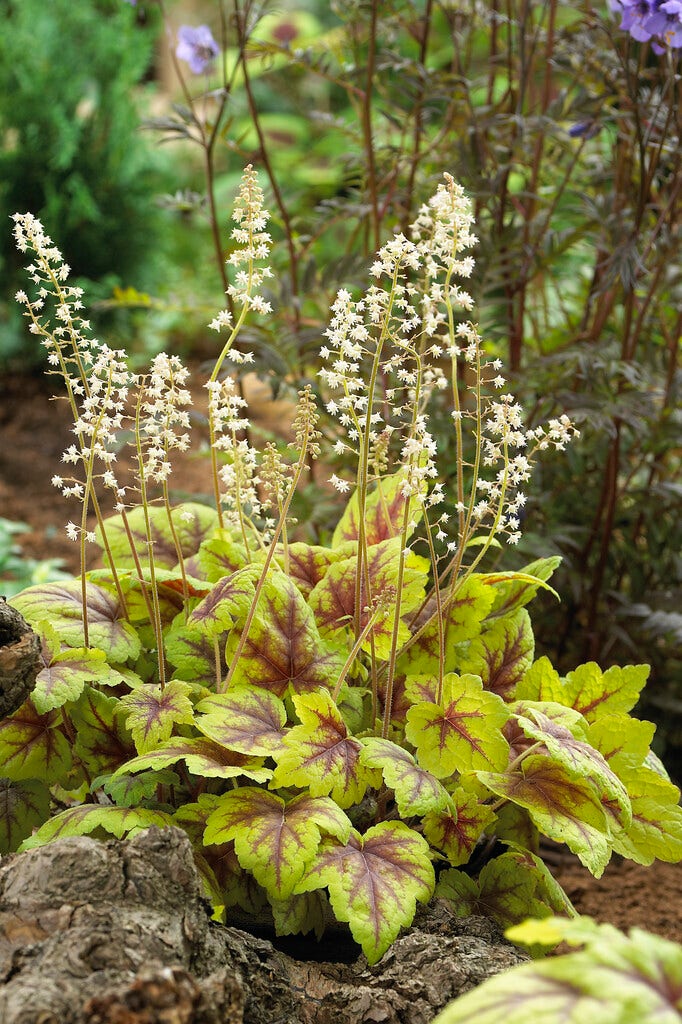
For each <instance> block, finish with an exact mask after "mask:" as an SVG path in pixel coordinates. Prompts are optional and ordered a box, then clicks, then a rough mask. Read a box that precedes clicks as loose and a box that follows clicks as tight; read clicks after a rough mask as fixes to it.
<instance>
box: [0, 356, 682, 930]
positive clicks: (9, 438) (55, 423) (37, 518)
mask: <svg viewBox="0 0 682 1024" xmlns="http://www.w3.org/2000/svg"><path fill="white" fill-rule="evenodd" d="M50 394H51V391H50V382H49V380H46V379H45V378H43V377H18V376H9V377H6V378H5V379H0V517H3V518H6V519H10V520H15V521H20V522H24V523H26V524H28V525H29V527H30V533H27V534H22V535H21V543H22V547H23V550H24V552H25V553H26V554H27V555H30V556H32V557H34V558H55V557H57V558H61V559H63V560H64V566H65V568H66V569H68V570H70V571H77V551H76V545H74V544H73V543H72V542H71V541H69V540H68V539H67V538H66V535H65V533H64V524H65V523H66V521H67V520H68V519H69V518H74V510H75V506H73V505H72V506H69V505H68V504H67V503H66V502H65V501H64V499H63V498H62V497H61V495H60V494H59V492H58V491H57V490H56V489H55V488H54V487H53V486H52V484H51V482H50V481H51V478H52V476H53V475H54V474H55V473H59V468H60V460H61V455H62V452H63V451H64V449H65V448H66V447H67V446H68V444H70V443H71V436H70V426H71V424H70V419H69V413H68V408H67V406H66V403H65V402H60V401H51V400H50ZM197 394H198V395H199V394H200V391H198V392H197ZM249 398H250V402H251V406H250V410H249V412H250V416H251V418H252V421H253V422H255V423H256V424H257V425H259V426H260V428H261V429H262V430H263V431H265V432H267V431H268V430H273V431H274V432H281V430H282V428H284V429H286V425H287V424H288V423H289V422H290V408H289V407H286V406H285V405H284V403H272V402H269V401H268V391H267V388H265V387H264V386H263V385H258V384H257V383H256V384H252V385H251V390H250V394H249ZM199 420H200V417H199ZM199 427H200V422H199ZM200 429H201V427H200ZM121 458H122V459H124V458H125V454H124V453H122V456H121ZM172 482H173V483H174V486H175V488H176V490H175V494H176V497H177V498H187V497H190V496H199V495H202V494H203V495H207V494H209V493H210V478H209V473H208V464H207V460H206V459H205V458H202V457H196V456H193V457H187V458H185V459H184V460H183V462H182V464H181V465H178V466H177V467H176V469H175V471H174V474H173V477H172ZM1 590H2V584H1V581H0V592H1ZM553 870H554V871H555V873H556V875H557V877H558V879H559V881H560V882H561V884H562V885H563V886H564V888H565V889H566V891H567V892H568V894H569V896H570V897H571V899H572V901H573V903H574V905H575V906H576V909H578V910H579V911H580V912H581V913H585V914H590V915H592V916H594V917H596V918H597V919H598V920H600V921H608V922H610V923H612V924H614V925H617V926H618V927H621V928H629V927H632V926H638V927H644V928H647V929H648V930H649V931H653V932H656V933H658V934H660V935H664V936H666V937H668V938H670V939H674V940H676V941H678V942H682V866H680V865H670V864H655V865H653V866H652V867H650V868H645V867H641V866H639V865H636V864H631V863H629V862H622V863H614V864H612V865H610V866H609V868H608V869H607V871H606V872H605V874H604V876H603V877H602V878H601V879H593V878H592V877H591V876H590V875H589V874H588V872H587V871H586V870H585V869H584V868H582V867H581V866H580V865H579V864H577V862H573V861H572V860H563V861H562V862H561V863H559V864H558V865H557V866H555V867H553Z"/></svg>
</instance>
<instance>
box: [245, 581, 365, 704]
mask: <svg viewBox="0 0 682 1024" xmlns="http://www.w3.org/2000/svg"><path fill="white" fill-rule="evenodd" d="M238 643H239V637H238V635H237V633H236V632H233V633H232V634H231V635H230V640H229V642H228V645H227V650H226V658H227V661H228V662H229V661H230V660H231V659H232V657H233V654H234V651H235V650H236V647H237V644H238ZM344 664H345V656H344V654H343V652H342V651H340V650H339V649H338V647H335V646H333V645H331V644H328V643H326V642H325V641H324V640H323V639H322V637H321V636H320V634H319V631H318V628H317V624H316V622H315V617H314V615H313V613H312V611H311V609H310V608H309V607H308V605H307V604H306V602H305V599H304V597H303V595H302V594H301V592H300V591H299V589H298V587H297V586H296V584H295V583H294V582H293V580H290V579H289V578H288V577H287V576H285V575H284V573H280V572H277V573H273V575H272V577H271V579H270V580H268V582H267V583H266V584H265V586H264V587H263V591H262V593H261V597H260V600H259V602H258V611H257V614H256V617H255V619H254V621H253V623H252V625H251V629H250V630H249V635H248V638H247V640H246V643H245V645H244V648H243V652H242V654H241V657H240V658H239V662H238V664H237V667H236V669H235V672H234V675H233V678H232V683H233V685H235V686H239V685H249V684H252V685H253V684H255V685H256V686H260V687H263V688H265V689H267V690H270V691H272V693H274V694H275V695H276V696H277V697H282V696H284V694H285V693H286V692H287V690H288V689H289V688H291V689H292V690H293V691H294V692H295V693H303V692H305V691H307V690H317V689H319V688H320V687H332V686H333V685H334V684H335V683H336V681H337V679H338V677H339V673H340V672H341V669H342V668H343V666H344Z"/></svg>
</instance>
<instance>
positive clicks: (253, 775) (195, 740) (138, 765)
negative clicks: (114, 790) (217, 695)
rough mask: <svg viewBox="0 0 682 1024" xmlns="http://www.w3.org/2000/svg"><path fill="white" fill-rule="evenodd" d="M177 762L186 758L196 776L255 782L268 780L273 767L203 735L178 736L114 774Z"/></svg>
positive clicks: (128, 772) (129, 762)
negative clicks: (251, 780) (242, 777)
mask: <svg viewBox="0 0 682 1024" xmlns="http://www.w3.org/2000/svg"><path fill="white" fill-rule="evenodd" d="M178 761H184V762H185V764H186V765H187V770H188V771H189V772H191V773H192V774H193V775H199V776H205V777H206V778H210V779H234V778H239V777H240V776H244V777H245V778H247V779H253V781H254V782H267V781H268V779H269V778H270V777H271V775H272V769H270V768H263V767H262V766H261V764H260V763H259V762H258V761H257V760H253V759H250V758H248V757H245V756H244V755H243V754H237V753H234V752H233V751H232V750H227V749H226V748H225V747H222V746H221V745H220V744H219V743H214V742H213V740H207V739H204V738H203V737H187V738H185V737H182V736H178V737H175V738H173V739H171V740H167V741H166V742H165V743H161V744H160V745H159V746H157V747H156V748H155V749H154V750H150V751H149V752H148V753H146V754H140V755H139V756H138V757H133V758H131V759H130V760H129V761H127V762H126V763H125V764H122V765H121V767H120V768H119V769H118V771H116V772H115V773H114V775H113V776H112V777H113V778H114V779H118V778H120V777H121V776H123V775H129V774H132V773H133V772H142V771H146V770H147V769H151V770H152V771H155V772H156V771H162V770H163V769H165V768H168V767H169V766H170V765H172V764H177V762H178Z"/></svg>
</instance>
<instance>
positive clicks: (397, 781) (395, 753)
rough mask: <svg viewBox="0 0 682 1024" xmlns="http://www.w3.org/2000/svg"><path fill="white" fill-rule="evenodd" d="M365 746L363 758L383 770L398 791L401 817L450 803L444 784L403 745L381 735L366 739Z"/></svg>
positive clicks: (386, 778) (397, 797) (382, 772)
mask: <svg viewBox="0 0 682 1024" xmlns="http://www.w3.org/2000/svg"><path fill="white" fill-rule="evenodd" d="M362 745H363V748H364V749H363V751H362V754H361V755H360V760H361V761H362V763H363V764H366V765H369V767H370V768H378V769H379V770H380V771H381V774H382V775H383V779H384V782H385V784H386V786H387V787H388V788H389V789H392V790H393V792H394V794H395V802H396V804H397V805H398V810H399V811H400V816H401V817H402V818H409V817H411V816H412V815H413V814H419V815H424V814H427V813H428V812H429V811H438V810H440V809H441V808H444V807H445V806H446V805H447V804H448V803H449V801H450V797H449V794H448V791H447V790H446V789H445V788H444V786H443V785H442V784H441V783H440V782H439V781H438V779H436V778H434V776H433V775H432V774H431V773H430V772H428V771H426V769H425V768H421V767H420V766H419V765H418V764H417V762H416V761H415V759H414V758H413V757H412V754H410V752H409V751H408V750H405V748H404V747H400V746H398V744H397V743H393V742H392V741H391V740H385V739H381V738H380V737H379V736H369V737H367V738H366V739H363V741H362ZM375 788H376V787H375Z"/></svg>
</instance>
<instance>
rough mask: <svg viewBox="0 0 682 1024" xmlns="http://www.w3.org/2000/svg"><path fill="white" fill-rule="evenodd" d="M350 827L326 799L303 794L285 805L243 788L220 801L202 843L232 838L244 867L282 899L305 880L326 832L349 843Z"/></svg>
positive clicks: (279, 800)
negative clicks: (304, 876)
mask: <svg viewBox="0 0 682 1024" xmlns="http://www.w3.org/2000/svg"><path fill="white" fill-rule="evenodd" d="M350 828H351V825H350V821H349V820H348V818H347V817H346V815H345V814H344V812H343V811H342V810H341V808H340V807H338V806H337V805H336V804H335V803H334V801H333V800H330V799H329V798H328V797H310V796H307V795H306V794H303V795H301V796H298V797H295V798H294V799H293V800H290V801H289V803H285V801H284V800H282V799H281V797H278V796H276V795H275V794H274V793H268V792H266V791H265V790H264V789H256V788H254V787H253V786H245V787H242V788H239V789H233V790H231V791H230V792H229V793H225V794H223V796H221V797H220V802H219V804H218V806H217V807H216V809H215V810H214V811H213V812H212V813H211V814H210V815H209V818H208V821H207V823H206V831H205V832H204V843H205V844H206V845H210V844H211V843H224V842H227V841H228V840H230V839H233V840H234V845H235V850H236V851H237V856H238V858H239V863H240V864H241V866H242V867H243V868H245V869H246V870H247V871H250V872H251V873H252V874H253V876H254V877H255V879H256V881H258V882H259V883H260V884H261V885H262V886H263V888H264V889H266V890H267V892H268V895H269V896H271V897H274V898H275V899H279V900H282V899H286V898H287V897H288V896H290V895H291V894H292V893H293V892H294V889H295V888H296V885H297V884H298V882H299V881H300V880H301V878H303V875H304V874H305V871H306V868H307V866H308V865H309V864H310V862H311V861H312V859H313V857H314V856H315V853H316V852H317V849H318V847H319V845H320V842H321V839H322V833H323V832H324V833H326V834H329V835H333V836H336V837H337V838H339V839H340V840H341V841H342V842H345V841H346V840H347V839H348V836H349V834H350Z"/></svg>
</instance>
